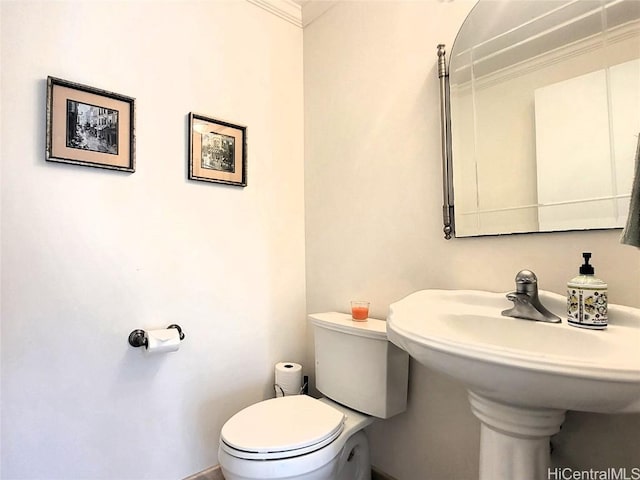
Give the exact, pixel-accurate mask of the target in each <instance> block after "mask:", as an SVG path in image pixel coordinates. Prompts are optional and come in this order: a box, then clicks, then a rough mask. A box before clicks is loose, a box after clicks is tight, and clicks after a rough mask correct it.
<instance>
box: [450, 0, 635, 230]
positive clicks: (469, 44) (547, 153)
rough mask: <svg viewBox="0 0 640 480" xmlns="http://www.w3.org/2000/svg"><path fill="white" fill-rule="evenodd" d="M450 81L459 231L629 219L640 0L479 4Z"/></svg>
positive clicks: (618, 223)
mask: <svg viewBox="0 0 640 480" xmlns="http://www.w3.org/2000/svg"><path fill="white" fill-rule="evenodd" d="M449 88H450V104H449V108H450V114H451V148H452V159H453V186H454V192H455V235H456V236H457V237H465V236H477V235H496V234H505V233H523V232H538V231H559V230H581V229H597V228H618V227H620V228H621V227H622V226H623V225H624V222H625V220H626V216H627V210H628V204H629V196H630V190H631V179H632V176H633V157H634V154H635V149H636V145H637V142H638V134H639V132H640V2H639V1H637V0H553V1H545V0H518V1H496V0H479V2H478V3H477V5H476V6H475V7H474V9H473V10H472V11H471V13H470V14H469V17H468V18H467V19H466V20H465V22H464V24H463V26H462V28H461V30H460V32H459V34H458V37H457V38H456V41H455V44H454V46H453V49H452V50H451V61H450V65H449Z"/></svg>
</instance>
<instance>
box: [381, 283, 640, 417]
mask: <svg viewBox="0 0 640 480" xmlns="http://www.w3.org/2000/svg"><path fill="white" fill-rule="evenodd" d="M540 300H541V302H542V304H543V305H544V306H545V307H547V308H548V309H549V310H551V311H552V312H553V313H555V314H556V315H558V316H559V317H560V318H564V317H565V316H566V315H565V314H564V311H565V310H566V299H565V297H563V296H560V295H557V294H554V293H551V292H544V291H541V292H540ZM510 306H511V302H509V301H508V300H507V299H506V298H505V295H504V294H502V293H490V292H483V291H473V290H466V291H449V290H422V291H419V292H416V293H414V294H411V295H409V296H408V297H406V298H404V299H402V300H400V301H399V302H396V303H394V304H392V305H391V309H390V313H389V318H388V330H389V333H388V335H389V339H390V340H391V341H392V342H393V343H395V344H396V345H398V346H399V347H400V348H402V349H404V350H406V351H407V352H408V353H409V354H410V355H411V356H412V357H413V358H415V359H416V360H417V361H418V362H420V363H422V364H423V365H425V366H427V367H431V368H433V369H435V370H439V371H441V372H443V373H446V374H448V375H450V376H452V377H454V378H456V379H457V380H460V381H462V382H464V383H465V384H466V385H467V386H468V387H469V388H470V389H471V390H473V391H474V392H476V393H479V394H481V395H485V396H487V397H489V398H493V399H495V400H498V401H506V402H508V403H510V404H515V405H522V406H532V407H548V408H560V409H564V410H582V411H589V412H600V413H622V412H640V310H638V309H634V308H628V307H622V306H618V305H610V306H609V327H608V328H607V329H606V330H603V331H602V330H600V331H596V330H588V329H583V328H576V327H572V326H570V325H568V324H567V323H566V321H563V323H560V324H557V323H556V324H552V323H544V322H536V321H531V320H522V319H518V318H512V317H503V316H502V315H501V314H500V312H501V311H502V310H504V309H506V308H509V307H510Z"/></svg>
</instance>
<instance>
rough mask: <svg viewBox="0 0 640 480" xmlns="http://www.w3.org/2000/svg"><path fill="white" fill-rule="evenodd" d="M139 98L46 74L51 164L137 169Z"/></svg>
mask: <svg viewBox="0 0 640 480" xmlns="http://www.w3.org/2000/svg"><path fill="white" fill-rule="evenodd" d="M134 126H135V100H134V99H133V98H131V97H126V96H124V95H119V94H117V93H112V92H107V91H104V90H99V89H97V88H93V87H88V86H86V85H80V84H78V83H73V82H68V81H66V80H62V79H60V78H54V77H48V78H47V149H46V159H47V161H49V162H61V163H73V164H76V165H85V166H87V167H98V168H108V169H111V170H122V171H125V172H135V136H134Z"/></svg>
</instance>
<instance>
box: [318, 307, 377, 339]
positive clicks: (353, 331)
mask: <svg viewBox="0 0 640 480" xmlns="http://www.w3.org/2000/svg"><path fill="white" fill-rule="evenodd" d="M309 321H310V322H311V323H313V324H314V325H315V326H317V327H321V328H328V329H329V330H337V331H339V332H344V333H348V334H350V335H357V336H360V337H369V338H375V339H378V340H386V339H387V322H385V321H384V320H378V319H377V318H369V319H367V321H366V322H355V321H354V320H353V319H352V318H351V315H349V314H347V313H339V312H325V313H312V314H310V315H309Z"/></svg>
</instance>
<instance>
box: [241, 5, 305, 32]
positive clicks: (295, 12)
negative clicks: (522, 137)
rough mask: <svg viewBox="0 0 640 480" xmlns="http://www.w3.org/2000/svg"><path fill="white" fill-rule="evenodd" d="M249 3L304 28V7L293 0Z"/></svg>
mask: <svg viewBox="0 0 640 480" xmlns="http://www.w3.org/2000/svg"><path fill="white" fill-rule="evenodd" d="M247 2H249V3H253V4H254V5H256V6H257V7H260V8H262V9H264V10H266V11H267V12H269V13H272V14H273V15H275V16H277V17H280V18H282V19H284V20H286V21H287V22H289V23H292V24H294V25H295V26H296V27H299V28H302V7H301V6H300V5H299V4H298V3H296V2H294V1H293V0H247Z"/></svg>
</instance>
